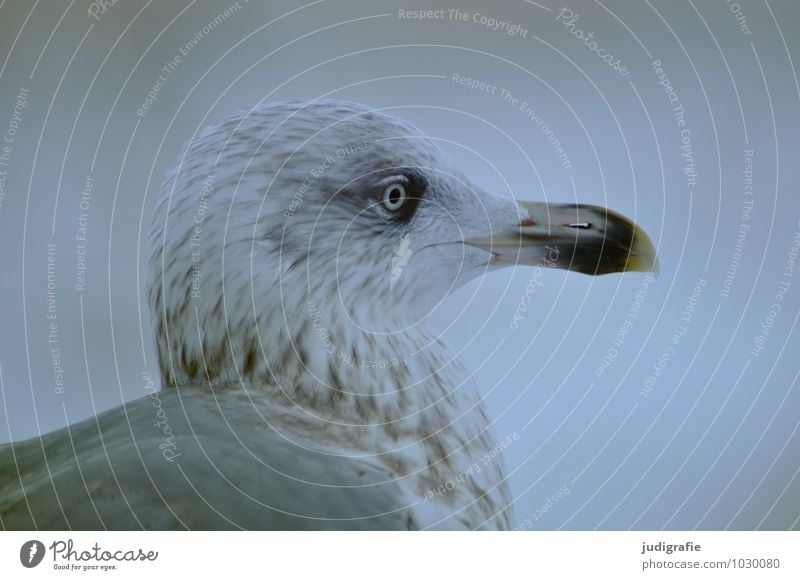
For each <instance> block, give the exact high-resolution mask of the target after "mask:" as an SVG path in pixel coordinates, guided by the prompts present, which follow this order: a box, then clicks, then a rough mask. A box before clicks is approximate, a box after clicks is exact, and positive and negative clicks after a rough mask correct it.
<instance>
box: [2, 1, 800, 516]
mask: <svg viewBox="0 0 800 580" xmlns="http://www.w3.org/2000/svg"><path fill="white" fill-rule="evenodd" d="M453 4H455V3H453ZM453 4H450V5H447V4H441V5H435V4H431V5H430V6H428V8H430V9H434V10H441V11H443V12H439V13H437V15H441V16H443V17H442V18H432V19H427V20H424V21H419V20H415V19H413V18H411V19H409V18H404V17H403V16H404V15H405V14H401V13H400V12H399V9H403V10H412V9H419V8H421V5H414V4H408V5H404V6H402V7H401V6H398V5H397V3H395V2H389V1H386V0H381V1H377V2H353V1H336V0H327V1H325V0H320V1H318V2H313V3H310V4H306V5H303V4H301V3H290V2H269V3H268V4H267V3H259V4H256V3H255V2H253V3H249V2H245V1H244V0H242V1H241V2H239V3H231V2H227V1H224V2H209V1H196V2H169V3H160V2H145V1H140V0H125V1H124V2H119V3H117V4H116V5H113V6H110V7H109V8H108V9H107V11H106V12H105V13H102V12H101V11H99V10H98V9H97V5H92V3H91V2H88V1H87V0H74V1H72V2H67V1H63V2H59V1H48V2H38V1H37V2H29V1H23V0H10V1H6V2H3V3H2V4H0V139H3V141H2V142H0V156H1V155H2V154H3V153H4V152H5V158H3V157H0V162H2V161H4V162H5V163H4V164H0V171H2V172H4V173H0V180H1V181H0V248H2V255H3V264H4V272H3V275H2V276H0V293H1V294H0V295H1V296H2V300H0V321H2V326H1V327H0V370H1V371H2V372H1V373H0V376H1V378H2V383H1V384H0V386H2V398H1V399H0V409H1V410H2V412H0V442H6V441H10V440H20V439H26V438H29V437H33V436H35V435H37V434H38V433H44V432H48V431H51V430H54V429H56V428H60V427H63V426H64V425H66V424H68V423H73V422H76V421H78V420H81V419H84V418H86V417H89V416H91V415H93V414H95V413H96V412H100V411H102V410H105V409H109V408H111V407H114V406H117V405H119V404H120V403H121V402H123V401H127V400H132V399H135V398H139V397H141V396H144V395H145V394H147V393H146V391H145V390H144V382H143V380H142V373H143V372H149V373H151V374H152V375H153V376H157V374H158V368H157V364H156V362H155V359H154V351H153V344H152V334H153V333H152V330H151V326H150V321H149V315H148V311H147V308H146V302H145V293H144V280H145V278H146V276H144V269H143V268H144V262H143V256H146V255H147V248H146V243H145V236H144V232H146V231H147V228H148V227H149V221H150V217H151V213H152V209H153V205H154V199H155V197H156V196H157V193H158V188H159V185H160V183H161V181H162V178H163V175H164V173H165V172H166V170H167V168H168V167H169V166H170V165H171V164H172V163H173V162H174V160H175V159H176V157H177V152H178V150H179V147H180V145H181V144H182V143H183V142H184V141H185V140H186V139H188V138H189V137H190V136H191V135H192V134H193V133H194V132H195V131H197V130H198V129H199V128H201V127H202V126H205V125H207V124H209V123H211V122H215V121H218V120H220V119H221V118H223V117H224V116H225V115H227V114H229V113H230V112H232V111H235V110H237V109H240V108H242V107H246V106H250V105H252V104H254V103H256V102H259V101H262V100H263V101H270V100H283V99H290V98H301V99H311V98H317V97H322V96H325V97H331V98H342V99H348V100H353V101H358V102H363V103H366V104H369V105H372V106H375V107H378V108H389V109H390V111H391V112H392V113H393V114H395V115H397V116H400V117H402V118H404V119H407V120H409V121H411V122H412V123H414V124H416V125H417V126H419V127H420V128H421V129H422V130H423V131H424V132H425V133H427V134H428V135H429V136H431V137H434V138H437V139H441V140H442V141H441V143H442V144H443V145H442V146H443V147H444V148H445V149H446V150H447V151H448V153H449V154H450V155H451V156H452V157H453V158H454V159H456V161H457V162H458V163H459V164H460V165H461V166H462V167H463V168H464V169H465V171H466V173H467V174H468V175H469V176H470V177H471V178H472V179H473V180H474V181H475V182H476V183H478V184H479V185H481V186H482V187H484V188H486V189H487V190H489V191H493V192H495V193H497V194H498V195H503V196H508V197H516V198H520V199H531V200H552V201H566V202H576V201H580V202H583V203H593V204H599V205H604V206H608V207H610V208H613V209H614V210H616V211H619V212H621V213H623V214H625V215H628V216H630V217H632V218H633V219H635V221H636V222H637V223H639V224H640V225H642V226H643V227H644V228H645V229H646V230H647V231H648V232H649V233H650V236H651V237H652V239H653V242H654V243H655V245H656V246H657V248H658V254H659V259H660V264H661V271H660V275H659V276H658V277H657V278H651V277H648V276H647V275H645V274H639V273H634V274H627V275H610V276H604V277H600V278H592V277H588V276H582V275H579V274H574V273H569V272H562V271H550V270H548V271H546V272H536V271H535V270H534V269H523V268H520V269H516V270H511V269H509V270H506V271H501V272H497V273H493V274H491V275H490V276H487V277H485V278H483V279H480V280H476V281H474V282H472V283H471V284H469V285H468V286H466V287H465V288H463V289H461V290H459V291H458V292H457V293H456V294H454V295H453V296H452V297H451V298H450V299H449V300H448V301H447V302H446V303H445V304H443V305H442V306H441V307H440V308H438V309H437V310H436V312H435V313H434V316H433V324H435V326H436V328H437V329H438V330H439V331H440V332H441V333H442V334H443V335H444V336H445V337H446V338H447V340H449V341H450V343H451V344H452V345H453V346H454V348H455V349H456V350H457V351H459V352H460V354H461V357H462V359H463V360H464V362H465V363H466V364H467V366H468V367H469V368H470V370H472V371H474V374H475V378H476V381H477V383H478V385H479V386H480V388H481V393H482V395H483V396H484V398H485V402H486V405H487V407H488V409H489V414H490V416H491V417H493V418H494V421H495V422H494V425H493V429H494V434H495V437H496V438H497V440H498V441H501V440H503V439H505V438H506V437H507V436H509V435H514V434H517V435H518V436H519V437H518V438H516V437H515V438H514V441H513V443H512V444H510V445H509V446H508V447H507V448H506V449H505V450H504V451H503V456H504V459H505V462H506V465H507V467H508V472H509V477H510V484H511V487H512V490H513V493H514V495H515V497H516V513H517V520H518V523H519V524H520V525H521V526H523V527H524V528H526V529H629V528H638V529H662V528H665V529H695V528H697V529H788V528H794V529H798V528H800V478H798V472H799V471H800V434H799V433H798V425H800V385H798V372H800V359H799V358H798V357H799V356H800V349H799V348H798V347H800V340H798V331H797V322H798V316H800V264H796V263H794V262H793V260H794V259H796V256H794V254H792V251H793V250H794V251H798V250H800V192H799V191H798V187H799V186H800V162H798V152H800V86H799V85H798V78H797V71H796V68H797V66H800V61H798V57H800V37H798V34H797V30H798V29H799V28H800V6H798V5H797V4H796V3H793V2H789V1H776V0H769V1H768V2H767V1H764V2H755V1H742V2H740V3H738V4H737V3H733V2H726V1H725V0H714V1H710V2H697V1H695V2H693V1H692V0H688V1H684V0H680V1H677V2H673V1H668V0H660V1H655V2H654V1H647V0H645V1H644V2H641V3H638V2H637V3H631V2H625V1H622V0H616V1H610V2H606V1H603V2H597V1H593V2H590V1H578V0H570V1H569V3H568V4H566V5H565V4H561V3H559V4H556V3H553V2H550V1H548V0H542V2H541V3H534V2H529V1H523V0H508V1H503V2H498V3H492V4H489V3H485V2H484V3H480V2H459V3H458V10H459V11H461V12H462V13H465V14H467V17H466V20H464V19H460V18H457V17H456V15H455V13H452V12H449V9H452V8H453ZM234 5H236V8H234V9H233V11H232V13H231V14H230V16H229V17H228V18H225V19H224V20H223V21H221V22H220V23H219V25H218V26H216V27H215V28H214V29H213V30H212V31H210V32H209V33H208V34H204V33H203V32H202V30H203V27H204V26H206V25H207V24H208V23H209V22H210V21H212V20H214V18H215V17H216V16H217V15H218V14H220V13H222V12H224V10H225V9H226V8H229V7H231V6H234ZM92 11H93V12H94V13H95V15H96V17H93V16H92V15H91V13H90V12H92ZM576 16H577V19H576ZM484 17H485V18H492V19H494V20H495V21H497V22H500V23H507V24H501V25H500V26H498V27H497V29H496V30H495V29H492V26H491V25H489V26H487V25H488V24H489V22H488V21H487V20H484ZM512 30H514V31H515V33H513V34H508V32H511V31H512ZM579 30H580V31H582V33H583V35H584V36H585V35H589V34H590V33H593V34H592V35H591V37H590V39H589V40H586V39H584V40H581V39H580V38H578V36H580V35H579V34H578V33H577V31H579ZM592 42H595V43H596V44H592ZM181 47H184V50H185V52H186V55H183V56H182V60H181V62H180V63H179V64H177V66H176V67H175V68H174V70H172V71H171V72H170V73H169V74H167V75H166V77H165V79H166V80H165V81H164V82H163V86H162V87H161V88H160V91H159V93H158V98H157V100H156V101H155V102H154V103H153V104H152V106H151V107H150V108H149V109H148V110H147V112H146V114H144V115H143V116H141V115H137V109H139V108H141V107H142V106H143V103H144V101H145V98H146V96H147V94H148V91H150V90H151V88H152V87H153V85H154V83H155V82H156V80H157V79H158V75H159V74H163V72H162V67H164V66H165V65H167V63H169V62H170V61H171V60H173V58H174V57H175V55H180V54H181V52H180V49H181ZM187 47H188V49H187ZM596 51H604V52H601V54H597V52H596ZM603 54H604V55H611V57H608V58H607V60H612V57H613V60H614V61H615V62H616V61H617V60H618V61H619V64H618V65H617V66H616V67H615V66H613V64H614V63H612V64H608V63H607V62H605V61H604V60H603V59H602V58H601V55H603ZM796 63H797V64H796ZM454 75H458V77H455V78H469V79H474V80H476V81H477V82H478V84H479V83H486V85H484V87H496V88H495V89H491V88H487V89H486V90H481V88H480V86H478V87H477V88H474V89H471V88H469V87H468V86H465V85H463V84H460V83H458V82H454V80H453V79H454ZM667 86H669V87H671V89H672V91H674V93H668V91H667ZM20 95H22V98H20ZM670 97H671V98H672V99H673V102H670ZM515 99H516V100H515ZM23 103H24V105H23ZM680 121H683V122H684V124H683V125H681V124H680ZM548 131H552V133H549V132H548ZM9 139H10V141H9ZM553 139H557V140H558V143H559V144H560V147H562V148H563V154H562V155H561V157H559V154H558V152H557V151H556V148H555V146H554V141H553ZM4 146H6V147H7V149H3V147H4ZM565 158H566V159H567V162H566V163H565V161H564V159H565ZM745 171H750V172H751V173H748V174H746V173H745ZM87 178H91V180H92V191H91V195H90V199H84V198H82V196H81V193H82V191H83V190H84V189H85V187H86V182H87ZM748 178H750V179H752V189H747V187H746V186H747V185H748V183H747V182H746V179H748ZM82 199H83V201H84V202H88V205H87V203H84V207H83V208H82V207H81V202H82ZM81 213H85V214H87V217H88V220H86V223H81V222H80V219H79V218H80V214H81ZM81 228H85V234H86V243H85V258H84V259H85V261H84V262H83V264H85V266H86V269H85V270H83V275H85V284H84V286H83V289H76V282H77V281H78V276H79V253H80V252H81V251H82V250H81V248H80V247H79V244H80V243H81V242H79V241H78V240H76V235H78V234H80V233H82V232H83V230H82V229H81ZM48 244H53V246H52V247H53V248H54V250H53V252H52V253H51V254H48V248H49V247H50V246H48ZM49 256H51V257H52V266H51V268H52V271H53V272H54V276H55V278H54V282H55V283H54V285H53V286H51V287H50V288H49V289H48V279H47V275H48V257H49ZM793 256H794V257H793ZM532 280H535V281H536V282H540V284H538V283H531V281H532ZM49 294H50V295H49ZM526 294H527V296H526ZM49 299H50V300H51V301H50V302H48V300H49ZM52 300H55V307H54V308H55V310H54V311H53V310H52V308H53V306H52V304H53V302H52ZM521 304H526V305H527V306H526V309H525V311H524V312H522V320H521V321H519V323H518V324H517V325H513V324H512V321H513V320H514V316H515V313H516V314H517V315H519V314H520V313H521V311H520V308H521V307H520V305H521ZM52 312H55V317H56V318H55V319H52V318H50V319H48V314H50V313H52ZM53 322H54V323H55V324H56V328H55V330H53V329H51V327H50V324H51V323H53ZM53 332H55V334H56V338H57V340H58V344H57V346H58V348H60V361H59V362H60V366H61V367H62V368H63V385H57V384H56V379H57V377H56V376H55V374H54V370H53V360H52V355H51V348H52V346H53V344H55V343H51V342H49V341H48V337H49V335H50V334H51V333H53ZM51 338H52V337H51Z"/></svg>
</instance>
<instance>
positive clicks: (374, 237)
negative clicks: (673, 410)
mask: <svg viewBox="0 0 800 580" xmlns="http://www.w3.org/2000/svg"><path fill="white" fill-rule="evenodd" d="M151 236H152V238H153V247H154V252H153V255H152V264H151V272H152V273H153V276H154V277H153V279H152V281H151V292H150V301H151V306H152V308H153V311H154V314H155V317H156V320H157V321H158V324H159V328H158V330H157V332H158V333H159V339H158V342H159V351H160V354H161V358H162V367H163V366H165V364H166V366H168V367H169V366H170V365H171V366H172V367H173V368H174V367H175V366H176V365H177V366H179V367H182V368H183V371H182V372H183V374H186V373H185V370H186V367H187V364H186V363H185V361H186V360H188V361H194V362H193V363H192V362H189V364H188V367H190V369H191V368H192V365H194V366H196V367H197V368H195V369H194V370H195V371H196V373H201V371H202V370H203V368H208V361H206V360H205V357H206V356H208V357H211V359H212V360H217V359H219V357H225V356H227V355H226V354H224V353H222V354H220V352H218V351H219V349H220V348H222V349H223V350H225V349H231V351H232V352H235V351H236V350H237V349H240V352H251V351H253V352H255V353H256V354H255V355H254V356H256V357H257V358H260V357H261V355H260V354H258V353H259V352H261V353H266V352H267V351H268V350H269V349H268V348H266V347H265V345H264V342H263V340H261V337H263V336H264V335H265V334H267V333H271V334H272V335H276V334H277V335H281V336H285V337H286V338H287V339H288V340H287V341H286V342H287V343H288V344H293V339H297V340H300V339H299V338H298V337H299V336H300V334H301V328H305V331H306V333H308V331H309V327H315V328H316V330H317V334H318V335H319V336H318V337H317V338H316V339H305V340H306V341H311V342H314V341H315V340H317V339H319V338H320V337H321V336H322V334H323V333H327V334H328V335H330V336H329V339H330V340H334V339H336V338H338V334H344V335H347V334H353V333H358V332H363V331H367V332H377V333H380V332H393V331H396V330H398V329H401V328H407V327H408V325H409V324H414V323H416V322H417V321H419V320H420V319H421V318H422V317H424V316H426V315H427V314H428V313H429V312H430V311H431V309H433V308H434V307H435V306H436V305H437V304H438V303H439V302H440V301H441V300H442V299H443V298H445V297H446V296H447V295H448V294H449V293H451V292H452V291H453V290H455V289H457V288H459V287H460V286H462V285H464V284H465V283H466V282H468V281H469V280H471V279H473V278H475V277H478V276H481V275H483V274H485V273H486V272H487V271H491V270H494V269H497V268H501V267H509V266H518V265H532V266H536V265H548V266H552V267H555V268H562V269H567V270H572V271H575V272H579V273H582V274H589V275H601V274H610V273H615V272H626V271H630V270H639V271H650V270H654V269H655V268H656V267H657V260H656V253H655V250H654V247H653V244H652V243H651V241H650V239H649V238H648V236H647V235H646V234H645V232H644V231H643V230H642V229H641V228H640V227H639V226H637V225H636V224H635V223H633V222H632V221H630V220H629V219H627V218H625V217H624V216H622V215H620V214H618V213H616V212H613V211H611V210H608V209H606V208H602V207H598V206H591V205H583V204H565V203H544V202H533V201H519V200H514V199H510V198H507V197H501V196H498V195H494V194H492V193H490V192H488V191H486V190H485V189H483V188H481V187H480V186H478V185H477V184H475V183H474V182H472V181H471V180H470V179H469V178H468V177H467V176H466V175H465V173H464V172H463V171H462V170H461V169H460V168H459V167H456V166H455V165H454V164H453V162H452V161H451V160H450V158H449V157H448V156H447V155H446V154H445V152H444V151H443V150H442V149H441V148H440V147H439V146H438V145H437V144H436V143H435V141H434V140H431V139H429V138H428V137H426V136H425V135H424V134H423V133H422V132H421V131H420V130H419V129H417V128H416V127H414V126H413V125H411V124H410V123H408V122H406V121H403V120H401V119H398V118H397V117H395V116H393V115H390V114H387V113H386V112H383V111H380V110H376V109H373V108H370V107H367V106H363V105H358V104H353V103H348V102H342V101H330V100H326V101H311V102H308V101H294V102H282V103H272V104H268V105H261V106H259V107H256V108H253V109H250V110H246V111H243V112H241V113H240V114H237V115H234V116H232V117H230V118H228V119H226V120H225V121H223V122H222V123H220V124H218V125H215V126H213V127H210V128H208V129H206V130H205V131H204V132H202V133H200V134H199V135H198V136H197V137H196V138H194V139H193V140H192V141H191V142H190V143H189V144H188V145H187V147H186V149H185V150H184V153H183V155H182V157H181V159H180V160H179V162H178V163H177V164H176V166H175V168H174V169H173V170H172V171H171V172H170V174H169V176H168V179H167V182H166V184H165V186H164V193H163V195H162V198H161V201H160V203H159V206H158V209H157V211H156V218H155V220H154V225H153V228H152V230H151ZM315 313H316V314H315ZM334 313H338V314H336V315H334ZM334 318H335V319H337V320H339V321H346V324H340V323H336V322H334V321H333V320H334ZM251 327H252V328H253V331H252V332H246V331H245V330H244V329H245V328H251ZM333 327H335V328H333ZM232 331H235V333H236V334H237V336H239V335H241V336H240V340H239V342H238V343H236V344H231V341H230V340H228V344H226V340H225V338H224V337H225V336H226V335H227V336H228V337H230V336H231V335H232V334H233V332H232ZM311 334H312V335H313V334H314V332H313V331H312V332H311ZM242 337H243V338H242ZM242 341H244V342H242ZM234 342H235V341H234ZM295 342H296V341H295ZM340 342H347V341H346V340H340ZM351 342H352V341H351ZM282 348H285V349H286V351H287V352H285V353H283V355H281V356H286V357H291V356H292V350H293V351H294V353H295V355H297V356H300V355H299V354H298V353H299V352H300V350H298V349H297V348H294V347H292V348H291V349H290V348H289V347H282ZM306 350H308V348H307V349H306ZM311 350H313V349H311ZM204 351H208V352H204ZM164 353H168V354H169V356H168V358H169V361H165V356H164ZM247 356H248V355H244V358H245V359H246V358H247ZM266 356H268V354H266ZM303 356H308V355H306V354H304V355H303ZM182 359H184V362H182ZM238 366H239V367H247V366H251V365H249V364H248V361H247V360H244V361H243V362H241V363H240V364H238ZM201 374H202V373H201ZM174 380H177V379H174Z"/></svg>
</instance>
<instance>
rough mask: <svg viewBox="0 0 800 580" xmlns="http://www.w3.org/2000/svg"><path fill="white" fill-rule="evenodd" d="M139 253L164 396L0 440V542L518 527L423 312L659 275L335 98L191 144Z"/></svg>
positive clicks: (626, 225) (621, 223) (646, 259)
mask: <svg viewBox="0 0 800 580" xmlns="http://www.w3.org/2000/svg"><path fill="white" fill-rule="evenodd" d="M150 244H151V247H152V253H151V255H150V259H149V284H148V292H147V298H148V301H149V305H150V310H151V314H152V322H153V328H154V334H155V345H156V351H157V358H158V366H159V370H160V384H161V388H160V389H159V388H158V384H157V382H158V381H157V379H155V378H154V377H151V376H150V375H149V373H147V372H145V373H143V376H142V382H143V395H144V396H142V397H141V398H139V399H137V400H134V401H131V402H127V403H125V404H124V405H122V406H120V407H118V408H116V409H112V410H110V411H107V412H103V413H101V414H99V415H97V416H95V417H93V418H90V419H88V420H85V421H83V422H81V423H78V424H74V425H70V426H68V427H65V428H63V429H61V430H58V431H55V432H52V433H49V434H46V435H43V436H41V437H36V438H33V439H30V440H27V441H22V442H16V443H11V444H7V445H3V446H0V524H2V527H3V528H5V529H57V530H65V529H73V530H75V529H115V530H119V529H166V530H170V529H213V530H217V529H271V530H350V529H359V530H397V529H403V530H407V529H413V530H423V529H440V530H454V529H470V530H472V529H482V530H492V529H511V528H513V527H514V514H513V501H512V497H511V493H510V490H509V486H508V481H507V478H506V475H505V471H504V467H503V460H502V453H500V452H498V449H502V447H503V445H502V441H498V440H497V439H496V438H495V436H494V434H493V433H492V430H491V428H490V427H491V420H490V418H489V417H488V416H487V414H486V411H485V409H484V406H483V404H482V399H481V396H480V395H479V391H478V389H477V387H476V385H475V384H473V380H472V377H471V375H470V373H469V372H468V371H467V369H466V367H465V366H464V365H463V364H462V363H461V362H460V361H459V360H458V358H457V357H455V356H453V354H452V353H451V352H450V351H449V350H448V347H447V345H446V344H444V343H443V341H442V340H441V338H440V337H439V336H437V334H436V332H434V331H433V330H432V329H431V328H429V324H428V322H427V320H428V318H429V315H430V314H431V312H432V311H433V310H434V309H435V308H437V307H438V305H439V304H440V303H441V302H442V300H444V299H445V298H446V297H447V296H448V295H449V294H450V293H452V292H453V291H454V290H456V289H457V288H459V287H461V286H463V285H464V284H465V283H467V282H468V281H470V280H473V279H475V278H477V277H480V276H483V275H485V274H486V273H488V272H491V271H494V270H496V269H498V268H502V267H511V266H518V265H530V266H537V265H540V264H542V263H543V261H544V260H546V261H547V264H548V265H551V266H553V267H556V268H561V269H566V270H571V271H575V272H580V273H583V274H588V275H601V274H609V273H614V272H627V271H654V270H655V268H656V267H657V258H656V252H655V249H654V247H653V244H652V243H651V241H650V239H649V238H648V236H647V234H646V233H645V232H644V231H643V230H642V229H641V228H640V227H638V226H637V225H636V224H635V223H633V222H632V221H630V220H628V219H627V218H625V217H623V216H622V215H620V214H617V213H615V212H613V211H611V210H608V209H605V208H602V207H598V206H591V205H583V204H560V203H537V202H529V201H515V200H512V199H509V198H505V197H500V196H497V195H492V194H491V193H489V192H487V191H485V190H484V189H482V188H481V187H479V186H478V185H476V184H475V183H474V182H472V181H470V179H469V178H468V177H467V176H466V175H465V174H464V173H463V172H462V171H461V170H460V169H459V168H458V167H457V166H456V165H455V164H454V163H453V161H451V160H450V159H449V158H448V156H447V155H446V154H445V152H444V151H443V150H442V149H441V148H440V147H439V146H438V145H437V143H436V142H435V140H433V139H430V138H428V137H426V136H425V135H424V134H423V133H422V132H420V130H419V129H417V128H416V127H415V126H413V125H412V124H410V123H408V122H406V121H404V120H402V119H399V118H397V117H395V116H393V115H390V114H388V113H387V112H386V109H383V110H382V109H376V108H373V107H369V106H365V105H361V104H355V103H351V102H345V101H340V100H312V101H286V102H274V103H267V104H260V105H258V106H256V107H253V108H250V109H247V110H244V111H242V112H240V113H237V114H234V115H232V116H230V117H228V118H226V119H225V120H223V121H222V122H220V123H219V124H216V125H213V126H211V127H208V128H206V129H204V130H203V131H202V132H199V133H198V134H197V135H196V136H195V137H194V138H192V139H191V140H190V142H189V143H188V144H187V145H186V146H185V148H184V150H183V152H182V154H181V155H180V158H179V160H178V162H177V163H176V164H175V166H174V167H173V168H172V169H171V170H170V171H169V173H168V174H167V178H166V180H165V182H164V185H163V187H162V191H161V195H160V198H159V200H158V202H157V206H156V209H155V212H154V218H153V222H152V227H151V230H150Z"/></svg>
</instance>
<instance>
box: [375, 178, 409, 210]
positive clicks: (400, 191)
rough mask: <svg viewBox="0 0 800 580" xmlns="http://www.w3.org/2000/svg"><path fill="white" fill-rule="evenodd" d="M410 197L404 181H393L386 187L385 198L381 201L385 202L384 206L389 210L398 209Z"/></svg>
mask: <svg viewBox="0 0 800 580" xmlns="http://www.w3.org/2000/svg"><path fill="white" fill-rule="evenodd" d="M407 199H408V194H407V193H406V188H405V186H404V185H403V184H402V183H392V184H390V185H387V186H386V189H384V190H383V198H382V199H381V203H383V207H385V208H386V209H388V210H389V211H397V210H399V209H400V208H401V207H403V204H404V203H405V202H406V200H407Z"/></svg>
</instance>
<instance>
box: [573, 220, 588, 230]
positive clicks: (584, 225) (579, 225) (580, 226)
mask: <svg viewBox="0 0 800 580" xmlns="http://www.w3.org/2000/svg"><path fill="white" fill-rule="evenodd" d="M567 227H568V228H575V229H579V230H588V229H589V228H591V227H592V224H590V223H589V222H578V223H574V224H567Z"/></svg>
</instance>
